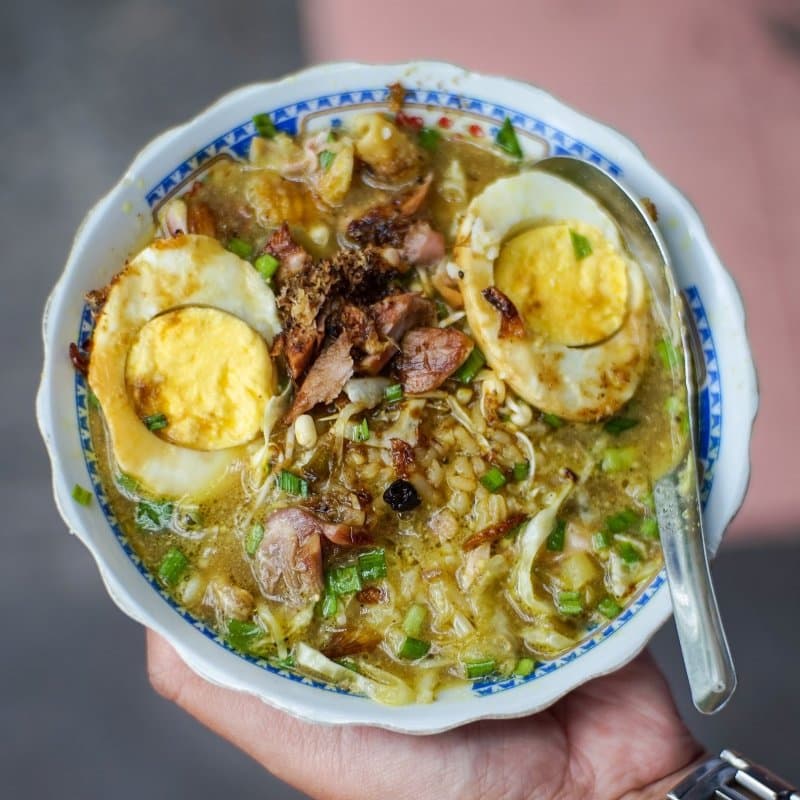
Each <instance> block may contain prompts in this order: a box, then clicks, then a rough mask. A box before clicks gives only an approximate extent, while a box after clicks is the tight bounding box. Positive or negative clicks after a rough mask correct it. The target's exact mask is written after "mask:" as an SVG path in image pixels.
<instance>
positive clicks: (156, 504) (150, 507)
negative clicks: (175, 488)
mask: <svg viewBox="0 0 800 800" xmlns="http://www.w3.org/2000/svg"><path fill="white" fill-rule="evenodd" d="M174 511H175V506H174V505H173V504H172V503H168V502H166V501H158V500H140V501H139V502H138V503H137V504H136V510H135V511H134V514H133V519H134V522H136V525H137V526H138V527H139V528H141V529H142V530H144V531H161V530H164V528H166V527H168V526H169V523H170V522H171V521H172V514H173V512H174Z"/></svg>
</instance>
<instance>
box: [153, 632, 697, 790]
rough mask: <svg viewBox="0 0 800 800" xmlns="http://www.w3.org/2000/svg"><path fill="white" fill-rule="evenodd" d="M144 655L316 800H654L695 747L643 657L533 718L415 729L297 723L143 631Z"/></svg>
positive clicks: (173, 691) (171, 691) (198, 714)
mask: <svg viewBox="0 0 800 800" xmlns="http://www.w3.org/2000/svg"><path fill="white" fill-rule="evenodd" d="M147 663H148V671H149V674H150V680H151V682H152V684H153V686H154V687H155V689H156V690H157V691H158V692H159V693H160V694H162V695H163V696H164V697H166V698H167V699H169V700H171V701H173V702H175V703H177V704H178V705H179V706H181V707H182V708H184V709H185V710H186V711H188V712H189V713H190V714H191V715H192V716H194V717H195V718H196V719H198V720H199V721H200V722H202V723H203V724H204V725H206V726H207V727H209V728H211V730H213V731H215V732H216V733H218V734H219V735H221V736H223V737H225V738H226V739H228V740H229V741H230V742H232V743H233V744H234V745H236V746H237V747H239V748H240V749H242V750H244V751H245V752H246V753H248V754H249V755H251V756H252V757H253V758H255V759H256V761H258V762H259V763H260V764H261V765H262V766H264V767H265V768H266V769H268V770H269V771H270V772H272V773H273V774H275V775H277V776H278V777H279V778H281V779H282V780H284V781H286V782H287V783H290V784H292V785H293V786H295V787H297V788H298V789H300V790H302V791H304V792H306V793H307V794H309V795H311V797H315V798H325V800H338V799H339V798H347V800H360V798H369V800H375V798H383V797H386V798H392V800H404V798H414V800H427V798H437V800H441V799H442V798H449V797H458V798H459V800H470V798H482V799H485V798H492V800H517V799H518V798H519V799H520V800H522V798H526V800H531V799H533V800H606V799H607V800H618V799H619V798H625V800H645V799H646V800H650V798H652V799H653V800H656V798H659V799H660V798H663V797H665V795H666V792H667V791H668V789H669V788H670V787H671V786H672V785H674V784H675V783H676V782H677V781H678V780H679V779H680V777H681V776H682V775H683V774H684V773H685V772H686V771H688V770H687V767H688V765H689V764H690V763H691V762H692V761H693V760H694V759H695V758H696V757H697V756H698V755H699V754H700V748H699V747H698V746H697V744H696V743H695V742H694V740H693V739H692V737H691V735H690V733H689V731H688V730H687V729H686V727H685V726H684V724H683V723H682V722H681V720H680V718H679V716H678V714H677V711H676V709H675V706H674V704H673V702H672V698H671V696H670V693H669V689H668V688H667V685H666V682H665V681H664V678H663V677H662V676H661V674H660V673H659V671H658V669H657V668H656V666H655V664H654V663H653V660H652V658H651V657H650V656H649V655H648V654H645V655H642V656H640V657H639V658H638V659H636V660H635V661H634V662H633V663H631V664H629V665H628V666H627V667H625V668H624V669H622V670H620V671H619V672H616V673H614V674H613V675H608V676H606V677H604V678H598V679H597V680H594V681H591V682H590V683H587V684H585V685H583V686H581V687H580V688H579V689H576V690H575V691H574V692H572V693H571V694H569V695H567V696H566V697H564V698H563V699H562V700H560V701H559V702H558V703H556V704H555V705H554V706H552V707H551V708H549V709H548V710H547V711H544V712H542V713H541V714H536V715H535V716H530V717H525V718H523V719H518V720H505V721H504V720H497V721H486V722H478V723H474V724H472V725H467V726H464V727H462V728H458V729H456V730H453V731H449V732H447V733H443V734H440V735H438V736H424V737H423V736H419V737H414V736H405V735H402V734H397V733H390V732H388V731H382V730H377V729H374V728H364V727H358V728H355V727H346V728H341V727H340V728H330V727H320V726H315V725H311V724H309V723H305V722H300V721H299V720H296V719H294V718H293V717H290V716H289V715H287V714H284V713H282V712H280V711H276V710H275V709H272V708H270V707H269V706H267V705H265V704H264V703H262V702H261V701H260V700H258V699H256V698H254V697H252V696H249V695H246V694H242V693H239V692H235V691H231V690H228V689H222V688H219V687H216V686H212V685H211V684H209V683H206V682H205V681H203V680H202V679H201V678H199V677H198V676H197V675H195V674H194V673H193V672H192V671H191V670H190V669H189V668H188V667H187V666H186V665H185V664H184V663H183V661H181V659H180V658H179V656H178V655H177V653H176V652H175V651H174V650H173V649H172V648H171V647H170V645H168V644H167V643H166V642H165V641H164V640H163V639H161V638H160V637H158V636H157V635H156V634H154V633H152V632H151V631H148V634H147Z"/></svg>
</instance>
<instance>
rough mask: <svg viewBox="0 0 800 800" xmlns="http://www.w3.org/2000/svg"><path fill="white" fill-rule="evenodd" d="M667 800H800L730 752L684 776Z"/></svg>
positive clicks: (783, 784)
mask: <svg viewBox="0 0 800 800" xmlns="http://www.w3.org/2000/svg"><path fill="white" fill-rule="evenodd" d="M667 798H668V800H800V792H798V790H797V789H795V788H793V787H791V786H789V784H788V783H786V782H785V781H783V780H781V779H780V778H778V777H777V776H776V775H773V774H772V773H771V772H768V771H767V770H765V769H764V768H763V767H760V766H758V764H753V763H752V761H747V760H746V759H744V758H742V756H740V755H738V753H734V752H732V751H731V750H723V751H722V752H721V753H720V754H719V758H711V759H709V760H708V761H706V762H705V763H704V764H701V765H700V766H699V767H698V768H697V769H696V770H695V771H694V772H692V773H691V774H690V775H687V776H686V777H685V778H684V779H683V780H682V781H681V782H680V783H679V784H678V785H677V786H676V787H675V788H674V789H672V790H671V791H670V792H669V794H667Z"/></svg>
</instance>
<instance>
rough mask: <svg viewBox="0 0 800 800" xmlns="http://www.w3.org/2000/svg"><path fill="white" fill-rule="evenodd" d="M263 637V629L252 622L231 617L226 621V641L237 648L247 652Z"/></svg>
mask: <svg viewBox="0 0 800 800" xmlns="http://www.w3.org/2000/svg"><path fill="white" fill-rule="evenodd" d="M263 638H264V630H263V628H261V626H259V625H256V624H255V623H254V622H244V621H243V620H240V619H232V620H230V622H228V642H230V644H231V645H233V647H235V648H236V649H237V650H241V651H243V652H245V653H249V652H251V651H252V650H253V648H254V647H255V646H256V645H257V644H258V643H259V642H260V641H261V639H263Z"/></svg>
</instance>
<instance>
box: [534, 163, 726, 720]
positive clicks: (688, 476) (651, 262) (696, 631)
mask: <svg viewBox="0 0 800 800" xmlns="http://www.w3.org/2000/svg"><path fill="white" fill-rule="evenodd" d="M534 169H538V170H542V171H545V172H549V173H551V174H553V175H557V176H558V177H560V178H563V179H564V180H567V181H570V182H571V183H573V184H575V185H576V186H578V187H579V188H580V189H583V190H584V191H585V192H587V193H588V194H590V195H592V196H593V197H594V198H595V199H596V200H597V201H598V202H599V203H600V204H601V205H602V206H603V207H604V208H605V209H606V210H607V211H608V212H609V213H610V214H611V216H612V217H613V218H614V219H615V220H616V222H617V224H618V225H619V227H620V230H621V232H622V235H623V237H624V239H625V241H626V244H627V246H628V248H629V250H630V252H631V254H632V255H633V256H634V258H636V260H637V262H638V263H639V264H640V265H641V267H642V269H643V270H644V272H645V274H646V276H647V278H648V280H649V282H650V287H651V290H652V294H653V299H654V302H655V305H656V309H657V310H658V311H660V313H661V315H662V318H663V320H664V322H665V324H667V325H668V326H669V328H670V329H671V331H672V334H673V341H675V340H676V339H678V340H680V342H681V343H682V344H683V352H684V353H685V354H686V357H685V358H684V359H683V362H684V372H685V374H684V376H683V377H684V378H685V381H686V393H687V404H688V414H689V424H690V430H691V433H692V435H691V437H690V441H689V442H688V446H687V450H686V453H685V454H684V455H683V457H682V458H681V460H680V462H679V463H678V464H677V465H676V466H675V467H674V469H673V470H672V471H671V472H669V473H668V474H667V475H664V476H663V477H662V478H660V479H659V480H658V481H657V482H656V485H655V487H654V490H653V496H654V499H655V505H656V516H657V519H658V526H659V529H660V533H661V546H662V548H663V550H664V563H665V565H666V569H667V577H668V579H669V588H670V593H671V595H672V608H673V613H674V617H675V627H676V628H677V629H678V639H679V640H680V644H681V650H682V652H683V661H684V664H685V665H686V674H687V676H688V678H689V687H690V689H691V692H692V700H693V701H694V704H695V706H696V707H697V709H698V711H701V712H702V713H704V714H713V713H714V712H716V711H719V710H720V709H721V708H722V707H723V706H724V705H725V704H726V703H727V702H728V700H729V699H730V697H731V695H732V694H733V692H734V690H735V689H736V671H735V669H734V666H733V660H732V658H731V653H730V649H729V647H728V642H727V640H726V638H725V631H724V630H723V628H722V620H721V619H720V614H719V608H718V606H717V599H716V597H715V595H714V587H713V585H712V583H711V575H710V572H709V569H708V558H707V555H706V547H705V540H704V538H703V518H702V515H701V513H700V494H699V488H698V482H697V455H696V452H695V439H696V435H697V412H696V408H695V402H696V388H695V379H694V372H693V367H692V358H691V353H692V349H691V344H690V340H689V333H688V324H687V319H686V308H685V306H684V304H683V302H682V299H681V295H680V293H679V292H678V288H677V284H676V280H675V275H674V273H673V271H672V267H671V265H670V260H669V254H668V253H667V249H666V247H665V245H664V243H663V240H662V239H661V235H660V233H659V232H658V230H657V228H656V227H655V225H654V224H653V223H652V222H651V221H650V219H649V217H648V216H647V213H646V212H645V210H644V208H643V207H642V205H641V204H640V203H639V201H638V200H636V199H635V198H634V197H633V196H632V195H631V193H630V191H628V189H626V188H625V187H624V186H622V185H621V184H620V183H619V182H617V181H616V180H615V179H614V178H612V177H611V176H609V175H607V174H606V173H605V172H603V171H602V170H601V169H599V168H598V167H596V166H594V165H593V164H590V163H588V162H586V161H581V160H580V159H577V158H569V157H564V156H554V157H552V158H545V159H543V160H541V161H538V162H536V164H535V165H534Z"/></svg>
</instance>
